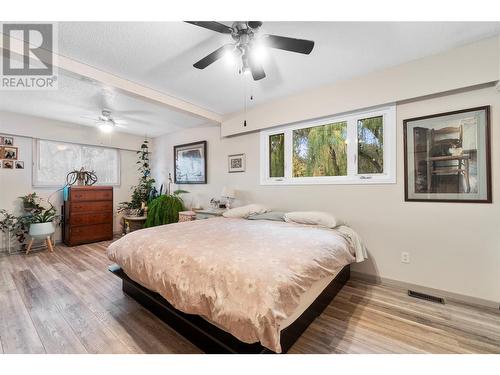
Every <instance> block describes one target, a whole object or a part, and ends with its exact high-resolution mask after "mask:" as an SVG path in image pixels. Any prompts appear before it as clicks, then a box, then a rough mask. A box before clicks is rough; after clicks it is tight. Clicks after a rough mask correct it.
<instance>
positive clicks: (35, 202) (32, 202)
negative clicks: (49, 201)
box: [19, 193, 42, 212]
mask: <svg viewBox="0 0 500 375" xmlns="http://www.w3.org/2000/svg"><path fill="white" fill-rule="evenodd" d="M19 198H21V199H22V201H23V208H24V211H26V212H31V211H36V210H39V209H41V208H42V207H41V206H40V202H41V198H40V197H39V196H38V195H37V194H36V193H31V194H28V195H24V196H22V197H19Z"/></svg>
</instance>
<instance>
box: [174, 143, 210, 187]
mask: <svg viewBox="0 0 500 375" xmlns="http://www.w3.org/2000/svg"><path fill="white" fill-rule="evenodd" d="M174 182H175V183H176V184H206V183H207V141H199V142H192V143H186V144H182V145H177V146H174Z"/></svg>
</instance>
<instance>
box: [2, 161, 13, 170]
mask: <svg viewBox="0 0 500 375" xmlns="http://www.w3.org/2000/svg"><path fill="white" fill-rule="evenodd" d="M2 168H4V169H14V161H13V160H4V161H3V162H2Z"/></svg>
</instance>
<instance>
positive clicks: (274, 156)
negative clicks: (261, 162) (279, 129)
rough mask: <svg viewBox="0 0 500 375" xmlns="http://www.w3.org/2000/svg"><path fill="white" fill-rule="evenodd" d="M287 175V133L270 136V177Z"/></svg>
mask: <svg viewBox="0 0 500 375" xmlns="http://www.w3.org/2000/svg"><path fill="white" fill-rule="evenodd" d="M284 176H285V134H284V133H281V134H273V135H270V136H269V177H284Z"/></svg>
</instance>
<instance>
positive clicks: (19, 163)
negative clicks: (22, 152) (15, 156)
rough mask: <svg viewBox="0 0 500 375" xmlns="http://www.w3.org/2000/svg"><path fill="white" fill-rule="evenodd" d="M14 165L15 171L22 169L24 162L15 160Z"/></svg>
mask: <svg viewBox="0 0 500 375" xmlns="http://www.w3.org/2000/svg"><path fill="white" fill-rule="evenodd" d="M14 164H15V166H16V169H24V161H19V160H16V161H15V163H14Z"/></svg>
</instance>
